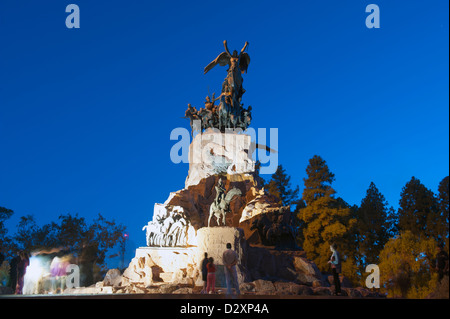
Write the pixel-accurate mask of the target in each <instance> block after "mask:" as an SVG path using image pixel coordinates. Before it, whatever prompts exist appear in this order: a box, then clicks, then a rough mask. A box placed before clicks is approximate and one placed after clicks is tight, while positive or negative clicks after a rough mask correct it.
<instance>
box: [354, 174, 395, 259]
mask: <svg viewBox="0 0 450 319" xmlns="http://www.w3.org/2000/svg"><path fill="white" fill-rule="evenodd" d="M393 211H394V209H393V208H392V207H391V208H389V207H388V203H387V201H386V199H385V198H384V196H383V194H381V193H380V191H379V190H378V188H377V187H376V186H375V184H374V183H373V182H371V183H370V186H369V188H368V189H367V192H366V196H365V197H364V198H363V200H362V201H361V205H360V206H359V208H358V210H357V219H358V223H357V225H358V226H357V229H358V235H359V238H358V241H359V252H360V254H361V255H362V257H363V258H364V261H365V264H377V263H378V257H379V254H380V252H381V250H382V249H383V247H384V245H385V244H386V243H387V241H388V240H389V238H390V237H391V235H392V221H391V220H390V218H389V217H390V216H392V215H393Z"/></svg>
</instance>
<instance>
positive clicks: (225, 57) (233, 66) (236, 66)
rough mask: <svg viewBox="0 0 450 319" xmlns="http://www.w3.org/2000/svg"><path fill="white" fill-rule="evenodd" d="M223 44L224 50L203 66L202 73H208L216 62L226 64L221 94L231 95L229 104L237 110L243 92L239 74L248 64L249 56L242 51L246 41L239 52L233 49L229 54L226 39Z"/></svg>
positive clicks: (244, 70)
mask: <svg viewBox="0 0 450 319" xmlns="http://www.w3.org/2000/svg"><path fill="white" fill-rule="evenodd" d="M223 46H224V47H225V52H222V53H221V54H219V56H218V57H217V58H216V59H215V60H214V61H212V62H211V63H209V64H208V65H207V66H206V67H205V70H204V74H206V73H208V71H210V70H211V69H212V68H213V67H215V66H216V65H217V64H219V65H220V66H225V65H228V70H227V77H226V78H225V81H224V82H223V85H222V95H228V96H230V97H231V106H232V108H233V109H235V110H236V111H237V110H239V108H240V101H241V97H242V95H243V94H244V93H245V90H244V88H243V87H242V82H243V79H242V75H241V74H243V73H244V72H247V69H248V65H249V64H250V56H249V55H248V53H246V52H244V51H245V49H246V48H247V46H248V42H245V45H244V47H243V48H242V50H241V52H240V53H239V54H238V53H237V51H236V50H234V51H233V54H230V51H229V50H228V46H227V41H226V40H225V41H223Z"/></svg>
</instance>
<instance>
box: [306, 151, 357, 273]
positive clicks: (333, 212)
mask: <svg viewBox="0 0 450 319" xmlns="http://www.w3.org/2000/svg"><path fill="white" fill-rule="evenodd" d="M306 172H307V175H308V177H307V178H305V179H304V182H305V188H304V191H303V196H302V199H303V200H304V201H305V203H306V207H305V208H302V209H300V212H299V215H298V216H299V218H300V219H301V220H302V221H303V222H304V226H305V228H304V229H303V237H304V240H303V243H302V246H303V249H304V250H305V252H306V254H307V256H308V258H309V259H312V260H313V261H314V262H315V263H316V264H317V266H318V267H319V269H320V270H321V271H329V270H330V269H329V264H328V260H329V258H330V248H329V247H330V244H332V243H336V244H337V246H338V250H339V252H340V253H341V256H342V257H343V258H342V259H345V257H346V258H347V260H346V261H343V264H342V271H343V273H344V275H346V276H347V277H350V278H351V277H353V276H354V274H355V264H354V258H353V255H354V251H353V247H354V246H353V244H352V243H351V236H350V235H351V233H352V232H353V231H354V227H355V225H356V220H355V219H354V218H352V216H351V209H350V208H349V207H343V205H342V203H341V202H340V201H338V200H337V199H335V198H334V197H333V195H334V194H335V193H336V192H335V190H334V189H333V188H332V187H331V183H332V182H333V181H334V174H333V173H332V172H330V170H329V168H328V166H327V164H326V162H325V161H324V160H323V159H322V158H321V157H320V156H317V155H315V156H314V157H313V158H311V159H310V160H309V165H308V167H307V168H306ZM351 279H354V278H351Z"/></svg>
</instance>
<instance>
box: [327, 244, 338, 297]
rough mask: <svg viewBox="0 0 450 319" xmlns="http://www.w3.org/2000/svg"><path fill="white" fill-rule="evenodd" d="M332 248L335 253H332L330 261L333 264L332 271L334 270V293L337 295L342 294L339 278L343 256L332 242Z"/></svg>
mask: <svg viewBox="0 0 450 319" xmlns="http://www.w3.org/2000/svg"><path fill="white" fill-rule="evenodd" d="M330 250H331V252H332V253H333V254H332V255H331V258H330V260H329V261H328V263H329V264H331V271H332V272H333V281H334V294H335V295H336V296H337V295H340V294H341V281H340V279H339V274H340V273H341V257H340V256H339V252H338V251H337V247H336V244H332V245H331V246H330Z"/></svg>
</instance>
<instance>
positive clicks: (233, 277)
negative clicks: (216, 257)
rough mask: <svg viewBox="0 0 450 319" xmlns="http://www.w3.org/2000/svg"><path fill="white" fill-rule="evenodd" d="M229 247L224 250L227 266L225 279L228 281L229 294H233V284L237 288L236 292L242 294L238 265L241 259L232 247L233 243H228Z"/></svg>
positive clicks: (225, 264)
mask: <svg viewBox="0 0 450 319" xmlns="http://www.w3.org/2000/svg"><path fill="white" fill-rule="evenodd" d="M226 247H227V249H226V250H225V251H224V252H223V256H222V261H223V265H224V266H225V269H224V270H225V280H226V283H227V294H228V295H231V294H232V290H231V284H233V286H234V288H235V289H236V294H237V295H240V294H241V292H240V290H239V281H238V278H237V271H236V265H237V263H238V261H239V259H238V255H237V253H236V252H235V251H234V250H232V249H231V244H230V243H227V246H226Z"/></svg>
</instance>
